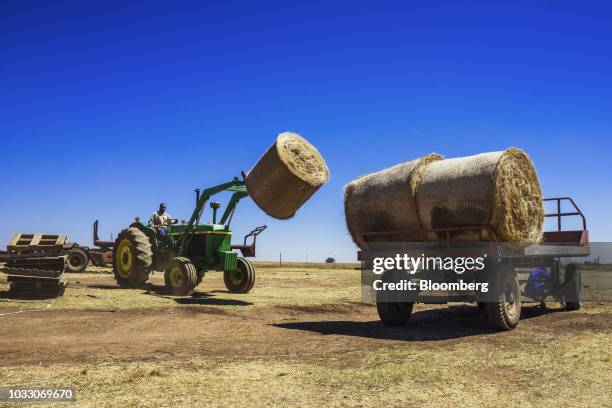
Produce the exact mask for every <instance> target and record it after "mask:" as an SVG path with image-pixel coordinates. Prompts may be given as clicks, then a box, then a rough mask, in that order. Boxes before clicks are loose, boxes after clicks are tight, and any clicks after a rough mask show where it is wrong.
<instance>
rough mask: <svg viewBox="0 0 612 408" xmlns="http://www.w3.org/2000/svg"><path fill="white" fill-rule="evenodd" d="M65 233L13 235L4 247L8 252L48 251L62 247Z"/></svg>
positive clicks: (19, 233)
mask: <svg viewBox="0 0 612 408" xmlns="http://www.w3.org/2000/svg"><path fill="white" fill-rule="evenodd" d="M65 243H66V235H63V234H59V235H53V234H24V233H21V232H18V233H16V234H15V235H13V237H12V238H11V240H10V241H9V243H8V245H7V246H6V249H7V251H8V252H18V251H19V252H24V251H48V250H60V249H63V248H64V244H65Z"/></svg>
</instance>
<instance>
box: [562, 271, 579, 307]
mask: <svg viewBox="0 0 612 408" xmlns="http://www.w3.org/2000/svg"><path fill="white" fill-rule="evenodd" d="M564 282H565V293H564V299H565V310H578V309H580V271H579V270H578V268H577V267H576V264H568V265H567V266H566V267H565V275H564Z"/></svg>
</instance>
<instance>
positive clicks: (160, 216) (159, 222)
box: [149, 203, 172, 238]
mask: <svg viewBox="0 0 612 408" xmlns="http://www.w3.org/2000/svg"><path fill="white" fill-rule="evenodd" d="M171 224H172V216H171V215H170V214H168V213H167V212H166V204H164V203H161V204H160V205H159V210H157V211H155V212H154V213H153V215H151V218H150V219H149V225H150V226H152V227H153V228H155V230H156V231H157V235H158V236H159V237H160V238H163V237H165V236H166V235H168V226H169V225H171Z"/></svg>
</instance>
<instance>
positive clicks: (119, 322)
mask: <svg viewBox="0 0 612 408" xmlns="http://www.w3.org/2000/svg"><path fill="white" fill-rule="evenodd" d="M341 267H342V269H333V267H332V268H329V267H328V266H325V265H319V267H313V265H300V266H297V267H296V266H295V265H288V266H283V267H278V266H276V265H260V267H259V269H258V271H257V273H258V275H257V282H256V284H255V287H254V289H253V291H252V292H251V293H249V294H246V295H234V294H230V293H228V292H227V291H226V290H225V288H224V286H223V281H222V275H221V274H219V273H211V274H210V275H208V276H207V277H206V278H205V279H204V281H203V282H202V284H201V285H200V286H199V287H198V288H197V290H196V292H195V293H194V294H193V296H190V297H182V298H181V297H171V296H167V295H165V294H164V292H163V288H162V286H161V285H162V282H163V277H162V275H161V274H160V273H155V274H154V276H153V278H152V280H151V285H150V286H149V287H148V288H147V289H145V290H142V289H141V290H126V289H119V288H117V287H116V285H115V282H114V280H113V278H112V275H109V274H108V270H104V269H102V270H101V269H97V268H94V269H92V270H90V271H88V272H87V273H84V274H68V275H67V277H68V280H69V282H70V284H69V286H68V288H67V290H66V293H65V295H64V296H63V297H61V298H58V299H54V300H52V301H12V300H8V299H6V290H7V288H8V286H7V285H6V281H5V278H4V276H3V275H2V277H0V328H1V332H2V335H1V336H0V386H2V385H3V386H6V385H41V386H49V385H57V386H72V387H75V389H76V390H77V401H76V402H75V403H61V404H56V405H54V406H76V407H177V406H181V407H183V406H184V407H199V406H202V407H204V406H207V407H208V406H218V407H240V406H244V407H253V406H271V405H275V406H292V407H293V406H304V407H311V406H325V407H328V406H362V407H376V406H385V407H423V406H427V407H449V406H465V407H471V406H484V407H506V406H521V407H555V408H558V407H577V406H578V407H596V406H612V398H611V394H610V391H609V388H610V384H611V383H612V370H611V368H612V361H611V356H610V355H611V350H612V304H610V303H604V302H599V303H595V302H592V303H587V304H585V306H584V307H583V309H582V310H580V311H577V312H562V311H560V309H559V308H558V305H555V304H551V306H550V307H551V308H550V309H549V310H541V309H539V308H537V307H531V306H527V307H525V308H524V310H523V315H524V317H523V320H522V321H521V323H520V324H519V327H518V328H517V329H516V330H514V331H512V332H503V333H500V332H495V331H492V330H490V329H488V328H487V327H486V326H485V325H484V324H483V323H482V321H481V319H480V316H479V314H478V312H477V309H476V308H475V307H473V306H471V305H462V304H460V305H454V306H452V307H447V306H423V305H420V306H417V307H416V308H415V313H414V315H413V319H412V320H411V322H410V323H409V324H408V325H407V326H406V327H401V328H388V327H385V326H383V325H382V324H381V323H380V322H379V321H378V316H377V314H376V310H375V307H373V305H371V304H367V303H363V302H361V301H360V293H359V272H358V271H356V270H354V269H352V268H350V265H341ZM326 268H328V269H326ZM0 405H1V403H0ZM16 406H19V407H23V406H26V405H25V404H19V405H16ZM35 406H37V407H40V406H41V405H40V404H38V405H35Z"/></svg>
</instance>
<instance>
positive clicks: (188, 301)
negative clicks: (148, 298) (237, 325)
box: [88, 283, 253, 306]
mask: <svg viewBox="0 0 612 408" xmlns="http://www.w3.org/2000/svg"><path fill="white" fill-rule="evenodd" d="M88 287H89V288H95V289H111V290H113V289H122V288H121V287H119V286H115V285H90V286H88ZM144 289H145V292H143V294H146V295H153V296H159V297H161V298H164V299H171V300H174V301H175V302H176V303H178V304H181V305H205V306H250V305H252V304H253V303H251V302H245V301H243V300H238V299H221V298H217V297H215V295H214V294H215V293H229V292H224V291H220V290H215V291H212V292H209V293H206V292H199V291H194V292H193V293H192V294H191V295H190V296H181V297H179V296H171V295H169V294H168V292H167V290H166V287H165V286H163V285H153V284H151V283H147V284H146V285H145V287H144Z"/></svg>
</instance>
